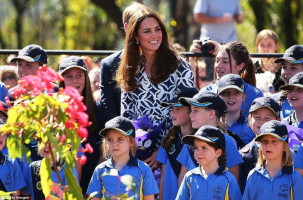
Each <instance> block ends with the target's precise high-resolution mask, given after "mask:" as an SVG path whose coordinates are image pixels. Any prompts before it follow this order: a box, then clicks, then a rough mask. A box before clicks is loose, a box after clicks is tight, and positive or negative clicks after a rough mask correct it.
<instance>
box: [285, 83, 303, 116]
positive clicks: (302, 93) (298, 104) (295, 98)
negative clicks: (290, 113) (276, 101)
mask: <svg viewBox="0 0 303 200" xmlns="http://www.w3.org/2000/svg"><path fill="white" fill-rule="evenodd" d="M287 99H288V102H289V104H290V105H291V107H293V108H294V109H295V110H296V109H303V104H302V101H303V88H299V87H290V88H289V90H288V94H287Z"/></svg>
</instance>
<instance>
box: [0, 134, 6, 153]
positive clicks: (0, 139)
mask: <svg viewBox="0 0 303 200" xmlns="http://www.w3.org/2000/svg"><path fill="white" fill-rule="evenodd" d="M5 144H6V135H0V151H2V149H3V148H4V147H5Z"/></svg>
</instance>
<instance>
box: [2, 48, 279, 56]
mask: <svg viewBox="0 0 303 200" xmlns="http://www.w3.org/2000/svg"><path fill="white" fill-rule="evenodd" d="M45 51H46V53H47V55H62V54H65V55H95V56H96V55H99V56H107V55H110V54H113V53H115V52H117V51H114V50H45ZM1 54H6V55H9V54H18V49H0V55H1ZM180 54H181V55H183V56H185V57H211V56H213V55H211V54H203V53H192V52H180ZM250 56H251V57H252V58H279V57H282V56H283V54H282V53H268V54H266V53H251V54H250Z"/></svg>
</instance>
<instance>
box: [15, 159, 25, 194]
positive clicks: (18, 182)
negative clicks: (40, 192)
mask: <svg viewBox="0 0 303 200" xmlns="http://www.w3.org/2000/svg"><path fill="white" fill-rule="evenodd" d="M13 168H14V186H13V189H14V191H16V190H20V189H21V188H23V187H25V186H26V183H25V181H24V177H23V174H22V172H21V169H20V167H19V165H18V162H17V161H16V160H15V159H13Z"/></svg>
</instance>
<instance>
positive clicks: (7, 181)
mask: <svg viewBox="0 0 303 200" xmlns="http://www.w3.org/2000/svg"><path fill="white" fill-rule="evenodd" d="M11 181H12V178H11V175H10V174H9V172H8V173H6V174H5V175H4V184H5V185H8V186H9V185H10V184H11Z"/></svg>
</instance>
